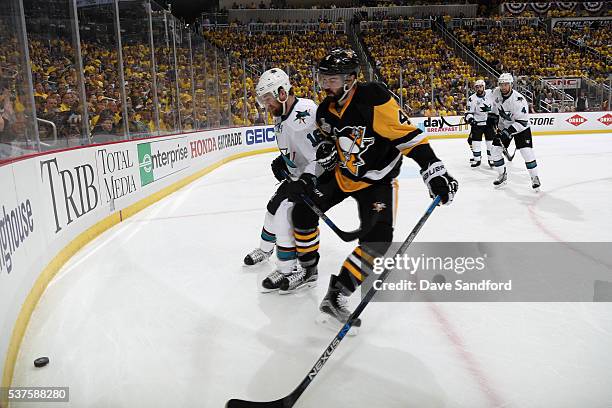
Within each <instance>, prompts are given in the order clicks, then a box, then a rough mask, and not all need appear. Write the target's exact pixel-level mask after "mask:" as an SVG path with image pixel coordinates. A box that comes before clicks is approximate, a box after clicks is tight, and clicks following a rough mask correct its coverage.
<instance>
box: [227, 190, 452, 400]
mask: <svg viewBox="0 0 612 408" xmlns="http://www.w3.org/2000/svg"><path fill="white" fill-rule="evenodd" d="M439 203H440V196H436V198H434V200H433V201H432V202H431V204H430V205H429V207H427V211H425V214H423V216H422V217H421V219H420V220H419V221H418V222H417V224H416V225H415V226H414V228H413V229H412V231H411V232H410V235H408V238H406V240H405V241H404V242H403V243H402V245H401V246H400V247H399V249H398V250H397V252H396V253H395V255H393V257H394V258H395V256H397V255H400V254H403V253H404V252H406V250H407V249H408V247H409V246H410V244H411V243H412V241H414V238H415V237H416V235H417V234H418V232H419V231H420V230H421V228H422V227H423V225H425V221H427V219H428V218H429V216H430V215H431V213H432V212H433V210H434V209H435V208H436V206H437V205H438V204H439ZM389 273H391V270H390V269H385V270H384V271H383V272H382V273H381V274H380V276H379V277H378V280H380V281H381V282H383V281H384V280H385V279H387V276H388V275H389ZM376 292H377V291H376V289H374V286H372V287H371V288H370V289H369V290H368V292H367V293H366V294H365V296H364V297H363V299H362V300H361V302H359V305H357V308H356V309H355V311H354V312H353V313H352V314H351V315H350V316H349V318H348V321H347V322H346V324H345V325H344V326H342V329H340V331H339V332H338V334H336V336H335V337H334V339H333V340H332V341H331V343H329V346H327V348H326V349H325V351H324V352H323V354H321V357H319V359H318V360H317V362H316V363H315V365H314V366H313V367H312V368H311V369H310V371H309V372H308V374H307V375H306V377H304V379H303V380H302V382H301V383H300V384H299V385H298V386H297V387H296V388H295V389H294V390H293V391H292V392H291V394H289V395H287V396H286V397H284V398H281V399H277V400H275V401H265V402H255V401H246V400H239V399H231V400H229V401H227V403H226V404H225V408H291V407H293V405H294V404H295V402H296V401H297V400H298V398H300V396H301V395H302V393H303V392H304V391H305V390H306V388H307V387H308V386H309V385H310V383H311V382H312V380H314V378H315V377H316V376H317V374H319V373H320V372H321V369H322V368H323V366H324V365H325V363H326V362H327V360H329V358H330V357H331V355H332V353H333V352H334V351H336V348H337V347H338V345H339V344H340V342H341V341H342V339H344V337H345V336H346V334H347V333H348V331H349V330H350V329H351V327H352V326H353V323H354V322H355V320H357V318H358V317H359V315H360V314H361V312H363V309H365V307H366V306H367V305H368V303H370V300H372V297H374V295H375V294H376Z"/></svg>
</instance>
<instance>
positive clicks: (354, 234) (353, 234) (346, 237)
mask: <svg viewBox="0 0 612 408" xmlns="http://www.w3.org/2000/svg"><path fill="white" fill-rule="evenodd" d="M283 175H284V176H285V180H287V181H293V180H292V179H291V177H290V176H289V173H287V172H286V171H284V170H283ZM300 198H301V199H302V201H304V203H305V204H306V205H307V206H308V207H310V209H311V210H312V212H314V213H315V214H317V216H318V217H319V218H321V219H322V220H323V221H324V222H325V223H326V224H327V225H328V226H329V228H331V229H332V231H334V232H335V233H336V235H338V236H339V237H340V239H341V240H343V241H345V242H351V241H354V240H356V239H358V238H359V237H361V236H362V235H363V234H365V233H366V232H368V231H369V230H370V229H371V228H372V226H373V225H374V224H376V221H377V220H378V212H375V213H374V214H373V215H372V217H371V218H370V220H369V223H368V228H366V229H365V230H364V229H363V228H358V229H356V230H354V231H343V230H341V229H340V228H338V226H336V224H334V222H333V221H332V220H330V219H329V217H328V216H327V215H325V213H324V212H323V211H321V209H320V208H319V207H317V205H316V204H315V203H314V201H312V199H311V198H310V197H308V196H307V195H306V194H300Z"/></svg>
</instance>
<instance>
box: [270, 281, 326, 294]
mask: <svg viewBox="0 0 612 408" xmlns="http://www.w3.org/2000/svg"><path fill="white" fill-rule="evenodd" d="M315 286H317V281H314V282H306V283H303V284H301V285H300V286H298V287H296V288H295V289H291V290H282V289H279V290H278V294H279V295H291V294H293V293H298V292H302V291H304V290H306V289H310V288H314V287H315Z"/></svg>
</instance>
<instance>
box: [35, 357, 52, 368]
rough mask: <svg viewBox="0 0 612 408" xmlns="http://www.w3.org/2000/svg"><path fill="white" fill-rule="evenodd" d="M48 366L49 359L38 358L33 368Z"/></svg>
mask: <svg viewBox="0 0 612 408" xmlns="http://www.w3.org/2000/svg"><path fill="white" fill-rule="evenodd" d="M47 364H49V357H38V358H37V359H36V360H34V367H44V366H46V365H47Z"/></svg>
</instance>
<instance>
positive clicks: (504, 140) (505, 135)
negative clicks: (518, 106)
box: [499, 129, 512, 147]
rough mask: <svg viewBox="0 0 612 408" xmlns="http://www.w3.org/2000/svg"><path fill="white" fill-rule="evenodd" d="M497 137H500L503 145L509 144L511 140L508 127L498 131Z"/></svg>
mask: <svg viewBox="0 0 612 408" xmlns="http://www.w3.org/2000/svg"><path fill="white" fill-rule="evenodd" d="M499 138H500V139H501V141H502V143H503V145H504V146H506V147H508V146H510V142H511V141H512V135H511V134H510V131H509V130H508V129H503V130H502V131H501V132H499Z"/></svg>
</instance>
